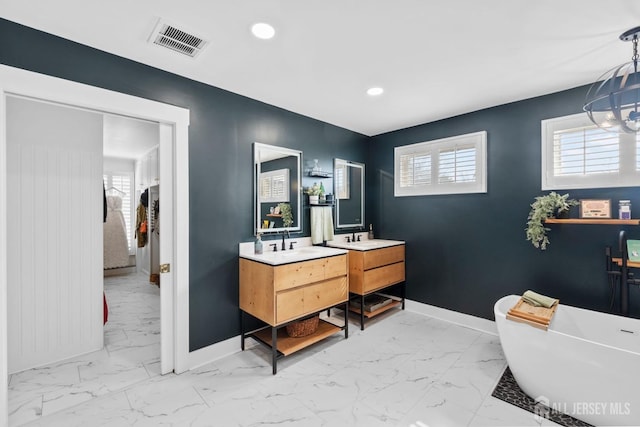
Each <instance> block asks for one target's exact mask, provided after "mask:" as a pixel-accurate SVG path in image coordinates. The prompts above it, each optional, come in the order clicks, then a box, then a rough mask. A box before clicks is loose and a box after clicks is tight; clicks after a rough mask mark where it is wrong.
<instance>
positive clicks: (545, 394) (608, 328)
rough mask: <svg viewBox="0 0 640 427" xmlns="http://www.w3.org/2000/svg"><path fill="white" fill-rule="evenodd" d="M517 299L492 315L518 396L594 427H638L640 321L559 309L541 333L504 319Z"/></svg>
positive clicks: (503, 302) (500, 303)
mask: <svg viewBox="0 0 640 427" xmlns="http://www.w3.org/2000/svg"><path fill="white" fill-rule="evenodd" d="M519 298H520V296H519V295H508V296H506V297H503V298H501V299H500V300H498V301H497V302H496V304H495V306H494V313H495V316H496V325H497V327H498V333H499V335H500V343H501V344H502V349H503V351H504V354H505V357H506V358H507V363H508V365H509V368H510V369H511V372H512V373H513V376H514V378H515V380H516V381H517V383H518V385H519V386H520V388H521V389H522V391H524V392H525V393H526V394H527V395H528V396H529V397H531V398H533V399H535V400H536V401H539V402H541V403H543V404H546V405H547V406H549V407H550V408H551V409H553V410H557V411H560V412H564V413H566V414H568V415H571V416H572V417H575V418H578V419H580V420H582V421H585V422H588V423H590V424H593V425H597V426H600V425H636V426H640V320H638V319H632V318H628V317H621V316H615V315H611V314H605V313H599V312H595V311H589V310H583V309H580V308H576V307H571V306H567V305H562V304H560V305H559V306H558V309H557V310H556V313H555V315H554V318H553V320H552V321H551V324H550V326H549V330H548V331H544V330H541V329H537V328H534V327H532V326H530V325H527V324H525V323H520V322H515V321H512V320H508V319H507V318H506V314H507V312H508V311H509V309H510V308H511V307H513V306H514V305H515V304H516V302H517V301H518V299H519Z"/></svg>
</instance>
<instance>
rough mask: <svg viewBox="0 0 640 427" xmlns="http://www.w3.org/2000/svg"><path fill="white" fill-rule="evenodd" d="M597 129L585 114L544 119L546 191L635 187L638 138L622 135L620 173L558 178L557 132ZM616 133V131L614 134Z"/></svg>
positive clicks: (543, 175) (543, 180)
mask: <svg viewBox="0 0 640 427" xmlns="http://www.w3.org/2000/svg"><path fill="white" fill-rule="evenodd" d="M585 128H589V129H596V128H597V126H596V125H595V124H593V122H592V121H591V120H590V119H589V117H588V116H587V115H586V114H585V113H578V114H571V115H568V116H562V117H554V118H551V119H545V120H541V122H540V132H541V138H540V140H541V144H540V145H541V154H542V158H541V162H540V163H541V165H540V166H541V182H540V187H541V189H542V190H571V189H589V188H614V187H634V186H637V185H638V180H640V171H639V170H637V165H636V162H637V157H636V151H637V145H638V140H637V135H636V134H629V133H625V132H618V138H619V141H618V144H619V164H620V169H619V171H618V172H617V173H593V174H587V175H568V176H556V175H555V172H554V171H555V169H554V151H553V142H554V132H556V131H563V130H568V129H585ZM611 133H612V134H615V132H611Z"/></svg>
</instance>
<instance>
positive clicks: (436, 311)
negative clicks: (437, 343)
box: [405, 300, 498, 336]
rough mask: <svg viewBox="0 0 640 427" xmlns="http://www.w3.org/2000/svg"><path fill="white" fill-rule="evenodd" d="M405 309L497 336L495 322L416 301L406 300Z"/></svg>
mask: <svg viewBox="0 0 640 427" xmlns="http://www.w3.org/2000/svg"><path fill="white" fill-rule="evenodd" d="M405 309H406V310H407V311H411V312H414V313H418V314H422V315H425V316H429V317H433V318H435V319H440V320H444V321H447V322H451V323H454V324H456V325H460V326H464V327H466V328H470V329H475V330H477V331H480V332H485V333H487V334H492V335H496V336H497V335H498V328H497V327H496V322H494V321H492V320H487V319H483V318H481V317H476V316H472V315H470V314H464V313H459V312H457V311H453V310H447V309H446V308H441V307H436V306H434V305H429V304H424V303H421V302H417V301H412V300H406V302H405Z"/></svg>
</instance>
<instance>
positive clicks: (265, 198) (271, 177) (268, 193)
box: [260, 169, 289, 203]
mask: <svg viewBox="0 0 640 427" xmlns="http://www.w3.org/2000/svg"><path fill="white" fill-rule="evenodd" d="M288 201H289V169H278V170H275V171H269V172H262V173H261V174H260V202H263V203H280V202H288Z"/></svg>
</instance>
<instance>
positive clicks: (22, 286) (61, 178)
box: [6, 96, 103, 373]
mask: <svg viewBox="0 0 640 427" xmlns="http://www.w3.org/2000/svg"><path fill="white" fill-rule="evenodd" d="M6 117H7V122H6V124H7V248H8V250H7V282H8V283H7V292H8V295H7V297H8V298H7V301H8V310H7V317H8V319H7V320H8V321H7V326H8V365H9V366H8V367H9V373H12V372H18V371H22V370H25V369H29V368H32V367H36V366H40V365H44V364H48V363H52V362H54V361H58V360H62V359H66V358H69V357H72V356H75V355H78V354H83V353H87V352H91V351H95V350H98V349H100V348H102V345H103V328H102V310H103V308H102V307H103V305H102V304H103V303H102V298H103V297H102V292H103V282H102V263H103V259H102V236H103V234H102V227H103V226H102V218H103V192H102V191H103V187H102V135H103V134H102V126H103V124H102V122H103V118H102V114H100V113H96V112H91V111H85V110H80V109H76V108H70V107H65V106H61V105H56V104H51V103H45V102H40V101H35V100H31V99H25V98H19V97H12V96H9V97H7V103H6Z"/></svg>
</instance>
